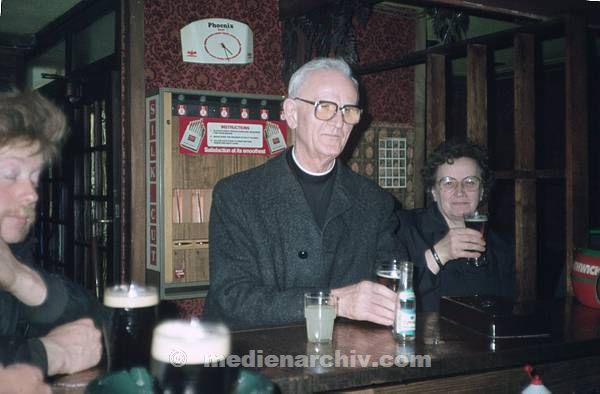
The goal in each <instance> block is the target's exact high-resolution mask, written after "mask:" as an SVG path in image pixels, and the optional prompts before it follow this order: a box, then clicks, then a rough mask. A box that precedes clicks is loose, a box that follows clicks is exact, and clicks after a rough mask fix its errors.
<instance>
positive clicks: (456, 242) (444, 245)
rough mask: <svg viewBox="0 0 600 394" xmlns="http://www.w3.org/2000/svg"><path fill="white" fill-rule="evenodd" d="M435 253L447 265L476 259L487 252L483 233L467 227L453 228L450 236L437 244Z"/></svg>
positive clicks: (447, 235)
mask: <svg viewBox="0 0 600 394" xmlns="http://www.w3.org/2000/svg"><path fill="white" fill-rule="evenodd" d="M434 247H435V251H436V252H437V254H438V256H439V257H440V259H441V260H442V262H443V263H444V264H445V263H446V262H448V261H450V260H454V259H458V258H461V257H463V258H476V257H479V256H480V255H481V253H483V252H485V240H484V239H483V236H482V235H481V233H480V232H479V231H477V230H473V229H470V228H465V227H458V228H451V229H450V230H449V231H448V234H446V236H445V237H444V238H442V239H441V240H440V241H439V242H438V243H437V244H435V246H434Z"/></svg>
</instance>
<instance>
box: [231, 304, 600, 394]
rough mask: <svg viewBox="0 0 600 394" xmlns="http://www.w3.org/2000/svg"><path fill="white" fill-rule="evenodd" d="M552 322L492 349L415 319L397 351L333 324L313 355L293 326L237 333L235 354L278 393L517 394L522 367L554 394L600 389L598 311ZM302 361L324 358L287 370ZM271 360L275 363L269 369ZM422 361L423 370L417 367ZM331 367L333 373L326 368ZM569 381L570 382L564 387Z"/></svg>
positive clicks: (363, 331) (370, 327)
mask: <svg viewBox="0 0 600 394" xmlns="http://www.w3.org/2000/svg"><path fill="white" fill-rule="evenodd" d="M553 320H554V322H553V330H552V334H551V336H549V337H545V338H529V339H502V340H496V341H492V340H491V339H489V338H488V337H486V336H484V335H481V334H477V333H475V332H473V331H470V330H469V329H467V328H464V327H462V326H459V325H457V324H454V323H451V322H449V321H447V320H446V319H443V318H439V316H438V314H434V313H420V314H419V315H418V318H417V338H416V340H415V342H414V343H408V344H400V343H398V342H396V341H395V340H394V338H393V336H392V333H391V330H390V328H388V327H381V326H377V325H374V324H370V323H365V322H354V321H349V320H345V319H337V320H336V324H335V329H334V334H333V335H334V337H333V342H332V343H331V344H330V345H321V346H320V347H319V346H315V345H314V344H311V343H309V342H307V341H306V331H305V326H304V325H296V326H287V327H279V328H269V329H262V330H249V331H243V332H235V333H234V334H233V345H234V349H233V353H234V354H237V355H239V356H242V357H243V356H246V361H249V360H251V359H252V358H253V359H254V360H256V361H255V363H256V362H258V361H259V360H262V362H263V366H262V367H261V366H256V367H254V368H251V369H253V370H255V371H259V372H261V373H263V374H264V375H266V376H267V377H269V378H270V379H272V380H273V381H274V382H276V383H277V384H278V385H279V386H280V388H281V389H282V392H284V393H306V392H318V391H332V390H350V389H357V388H366V387H370V388H371V391H369V392H377V390H376V389H373V387H372V386H376V387H380V388H381V391H385V387H386V386H390V385H396V386H399V387H396V389H400V388H403V389H405V390H408V391H411V387H414V388H415V389H416V391H421V392H423V391H422V390H426V391H429V390H432V389H434V388H435V387H438V386H439V387H438V388H443V387H444V386H445V388H446V390H442V392H447V391H448V390H447V388H448V386H447V384H452V383H454V384H457V385H458V386H456V388H457V389H458V388H459V387H460V389H467V390H468V389H472V390H473V391H474V392H476V391H479V390H482V389H486V392H489V390H488V389H487V388H486V387H487V386H488V385H489V384H490V380H494V384H495V385H497V384H498V382H496V380H501V382H502V384H501V385H500V387H501V388H500V392H518V391H515V390H519V389H522V388H523V387H524V386H525V385H527V384H528V379H527V377H526V374H525V373H524V372H523V371H522V367H523V365H524V364H526V363H529V364H532V365H534V366H535V367H536V369H538V370H539V372H540V374H541V376H542V378H543V379H544V382H545V383H546V382H547V383H546V385H547V386H548V387H549V388H550V390H552V391H553V392H561V390H569V391H572V390H571V389H573V388H574V387H584V388H585V387H588V386H589V385H593V387H597V388H599V389H600V310H595V309H590V308H587V307H583V306H581V305H579V304H574V305H572V304H571V302H570V301H569V302H568V303H566V304H564V305H560V306H559V307H557V312H556V315H555V316H553ZM268 355H275V356H279V355H287V356H289V357H288V358H289V359H290V360H289V361H288V362H287V364H285V366H282V365H281V364H280V365H279V366H276V367H267V366H265V365H266V364H267V362H268V361H267V356H268ZM303 355H309V356H310V355H313V357H318V355H321V357H323V355H326V356H328V357H327V358H326V359H325V361H326V363H325V366H324V365H322V364H319V363H318V362H317V363H314V365H308V366H303V365H302V364H294V363H292V361H291V359H292V358H293V359H294V362H299V363H301V362H303V361H297V360H302V358H298V356H303ZM249 356H252V357H249ZM382 356H383V357H385V358H384V359H383V361H386V362H388V363H389V364H393V360H392V358H395V357H397V356H400V357H399V358H397V360H398V361H399V362H398V364H399V365H400V366H388V367H383V366H376V364H373V363H376V362H380V361H381V359H380V357H382ZM411 356H416V357H412V358H411ZM271 357H273V356H271ZM277 360H279V357H278V358H276V359H274V360H271V361H277ZM344 360H346V364H344ZM427 360H429V361H430V364H429V366H423V365H427ZM241 361H242V362H243V361H244V359H243V358H242V359H241ZM411 361H412V365H410V364H409V362H411ZM567 361H568V362H567ZM334 362H335V363H337V365H336V366H335V367H330V366H328V365H329V364H331V363H334ZM361 362H362V363H366V365H362V364H361ZM563 364H564V365H563ZM242 365H243V366H244V364H242ZM247 365H248V364H246V366H247ZM419 365H421V366H419ZM565 368H566V369H565ZM461 376H462V377H463V378H464V382H463V383H460V379H461ZM569 376H572V377H573V379H568V377H569ZM448 379H450V380H451V381H448ZM477 382H479V383H477ZM426 383H427V384H426ZM475 383H477V384H478V385H479V386H477V385H476V384H475ZM425 384H426V385H425ZM417 387H418V389H417ZM427 387H428V388H427ZM477 387H479V388H477ZM396 389H395V390H396ZM373 390H375V391H373ZM506 390H508V391H506ZM492 392H493V390H492Z"/></svg>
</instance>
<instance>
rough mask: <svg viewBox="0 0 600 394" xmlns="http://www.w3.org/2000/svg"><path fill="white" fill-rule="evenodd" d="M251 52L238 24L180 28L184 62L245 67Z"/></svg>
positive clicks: (248, 36) (248, 34)
mask: <svg viewBox="0 0 600 394" xmlns="http://www.w3.org/2000/svg"><path fill="white" fill-rule="evenodd" d="M0 1H1V0H0ZM253 48H254V44H253V35H252V30H251V29H250V27H249V26H248V25H246V24H245V23H242V22H238V21H234V20H231V19H219V18H209V19H200V20H197V21H194V22H192V23H190V24H188V25H186V26H184V27H183V28H181V52H182V55H183V61H184V62H193V63H205V64H248V63H252V62H253V58H254V54H253V52H254V49H253Z"/></svg>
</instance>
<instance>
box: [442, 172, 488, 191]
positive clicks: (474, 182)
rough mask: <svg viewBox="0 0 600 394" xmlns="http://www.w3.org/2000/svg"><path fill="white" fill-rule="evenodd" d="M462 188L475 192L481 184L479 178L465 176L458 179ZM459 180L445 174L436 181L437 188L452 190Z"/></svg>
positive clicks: (455, 187)
mask: <svg viewBox="0 0 600 394" xmlns="http://www.w3.org/2000/svg"><path fill="white" fill-rule="evenodd" d="M460 183H461V184H462V187H463V190H465V191H467V192H475V191H478V190H479V187H480V186H481V179H480V178H479V177H477V176H474V175H473V176H467V177H465V178H463V180H462V181H460ZM458 184H459V181H458V179H456V178H452V177H451V176H445V177H443V178H441V179H440V180H439V181H438V186H439V188H440V189H441V190H442V191H444V192H452V191H455V190H456V189H457V188H458Z"/></svg>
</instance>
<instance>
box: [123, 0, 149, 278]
mask: <svg viewBox="0 0 600 394" xmlns="http://www.w3.org/2000/svg"><path fill="white" fill-rule="evenodd" d="M121 4H122V7H123V9H124V10H123V14H124V15H126V18H125V20H124V22H123V24H124V25H125V27H126V29H125V30H126V32H127V33H126V34H125V35H123V34H122V41H123V42H124V47H125V48H124V50H123V51H122V60H121V61H122V66H121V72H122V75H121V80H122V85H123V89H124V94H122V98H123V103H122V108H123V110H122V111H123V117H124V121H123V136H127V140H128V141H129V144H128V145H125V146H124V149H125V152H124V153H123V154H127V155H128V157H129V162H128V166H129V167H128V168H126V169H127V172H128V173H129V175H130V176H129V177H125V180H124V182H125V184H124V185H122V190H123V196H124V198H128V200H127V201H124V202H123V205H128V206H129V208H130V209H129V216H127V215H126V213H127V211H125V212H124V216H123V220H124V221H128V222H130V225H129V226H128V227H129V231H128V232H127V233H126V234H127V235H126V236H125V238H126V239H125V241H127V242H126V245H125V246H126V247H125V248H124V253H125V252H129V253H128V254H127V256H126V257H129V270H130V271H129V272H130V278H131V279H132V280H134V281H136V282H137V283H145V271H146V236H145V235H146V204H145V203H144V201H145V200H146V184H145V182H146V166H145V162H146V151H145V150H144V149H143V147H144V146H145V143H146V135H145V130H146V126H145V118H144V108H145V95H146V93H145V87H144V73H143V72H140V70H143V69H144V0H132V1H127V2H122V3H121ZM123 57H124V59H123ZM124 141H125V140H124ZM126 190H129V191H130V192H129V193H125V191H126Z"/></svg>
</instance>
